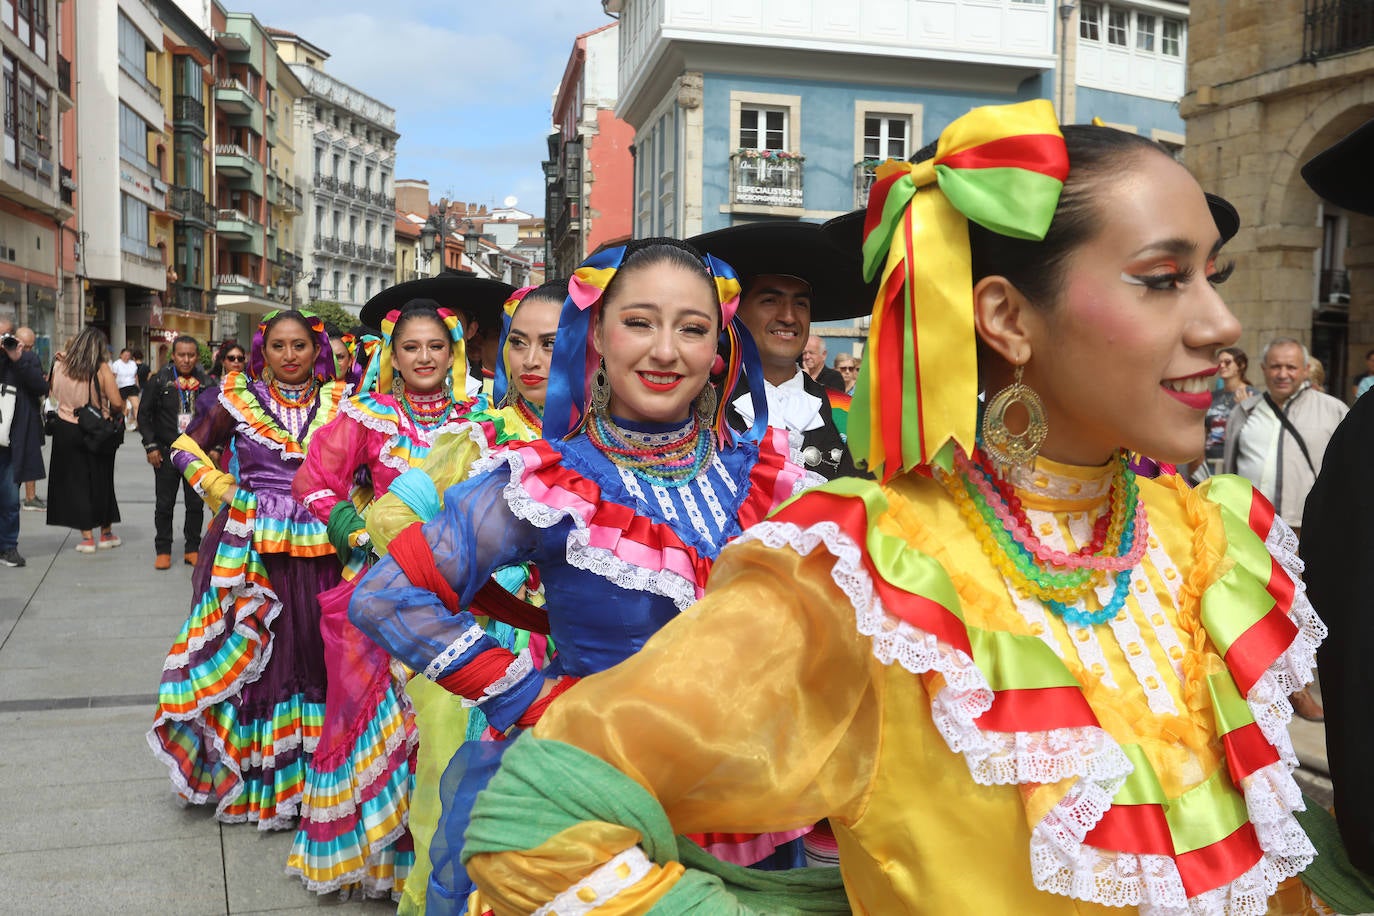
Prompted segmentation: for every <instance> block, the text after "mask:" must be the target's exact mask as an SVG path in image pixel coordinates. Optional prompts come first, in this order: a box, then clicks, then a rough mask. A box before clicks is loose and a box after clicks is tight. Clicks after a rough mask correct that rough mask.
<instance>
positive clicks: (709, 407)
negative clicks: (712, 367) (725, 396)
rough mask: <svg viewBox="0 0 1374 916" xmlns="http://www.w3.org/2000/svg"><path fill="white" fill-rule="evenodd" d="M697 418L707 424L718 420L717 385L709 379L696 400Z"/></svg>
mask: <svg viewBox="0 0 1374 916" xmlns="http://www.w3.org/2000/svg"><path fill="white" fill-rule="evenodd" d="M694 403H695V405H696V411H697V418H698V419H699V420H700V421H701V422H702V423H704V424H706V425H707V426H710V425H711V424H713V423H714V422H715V421H716V386H715V385H712V384H711V382H710V380H709V379H708V380H707V382H706V385H705V387H703V388H702V389H701V394H699V395H697V397H696V401H695V402H694Z"/></svg>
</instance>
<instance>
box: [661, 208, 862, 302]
mask: <svg viewBox="0 0 1374 916" xmlns="http://www.w3.org/2000/svg"><path fill="white" fill-rule="evenodd" d="M687 242H688V244H690V245H691V246H692V247H693V248H695V249H697V250H698V251H700V252H701V253H703V254H710V255H713V256H715V257H717V258H719V259H720V260H722V261H724V262H725V263H727V264H729V265H730V266H731V267H733V268H734V269H735V273H736V274H737V275H738V276H739V278H740V283H741V285H742V286H743V287H744V288H745V289H746V290H747V289H748V287H749V283H750V281H752V280H753V279H754V278H755V277H758V276H762V275H764V274H781V275H784V276H789V277H796V278H797V279H799V280H802V281H804V282H806V283H809V284H810V285H811V320H812V321H839V320H842V319H846V318H858V317H859V316H861V315H867V314H868V313H869V312H870V311H872V309H873V299H874V297H875V296H876V295H877V292H878V284H877V282H876V281H874V282H867V281H865V280H864V272H863V260H862V259H861V258H860V257H859V249H858V246H855V247H852V248H840V247H839V246H837V245H836V244H835V243H834V242H833V241H831V239H830V237H829V236H828V235H827V234H826V233H824V232H822V231H821V227H820V224H819V223H806V222H800V221H798V220H763V221H760V222H755V223H743V224H741V225H738V226H730V227H729V228H726V229H717V230H716V231H714V232H706V233H703V234H702V235H697V236H693V237H692V238H690V239H688V240H687Z"/></svg>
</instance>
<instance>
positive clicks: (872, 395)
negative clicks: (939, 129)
mask: <svg viewBox="0 0 1374 916" xmlns="http://www.w3.org/2000/svg"><path fill="white" fill-rule="evenodd" d="M1068 171H1069V163H1068V153H1067V152H1066V150H1065V148H1064V138H1063V135H1062V134H1061V133H1060V132H1059V125H1058V122H1057V120H1056V119H1055V116H1054V108H1053V107H1052V106H1051V105H1050V103H1049V102H1047V101H1044V100H1036V101H1033V102H1022V103H1020V104H1017V105H1005V106H989V107H985V108H975V109H974V110H973V111H971V112H969V113H968V114H966V115H964V116H963V117H961V118H959V119H958V120H956V121H954V122H953V123H952V124H950V125H949V126H948V127H947V128H945V130H944V132H943V133H942V134H940V140H939V142H938V143H937V144H936V150H935V156H934V157H933V158H932V159H929V160H926V161H924V162H917V163H909V162H903V161H901V160H897V159H889V160H888V161H887V162H885V163H883V164H882V165H881V166H879V167H878V172H877V180H876V181H875V182H874V184H873V188H872V189H871V191H870V192H869V198H868V213H867V217H866V219H865V220H864V242H863V256H864V273H865V277H866V278H867V279H872V278H873V277H874V276H875V275H878V274H881V276H882V283H881V284H880V286H879V291H878V296H877V299H876V300H875V302H874V308H873V318H872V322H871V325H870V330H869V336H868V348H867V352H866V353H865V359H864V362H863V368H862V369H861V370H860V373H859V381H858V384H857V386H856V388H855V393H854V403H853V405H852V406H851V409H850V414H849V447H850V449H851V451H852V452H853V454H854V458H855V459H856V460H857V461H862V462H866V463H867V465H868V467H869V468H870V469H871V470H872V471H873V472H874V473H876V474H877V475H878V476H879V477H880V478H881V479H882V480H888V479H891V478H892V477H893V476H894V475H896V474H898V473H901V472H902V471H906V470H910V469H911V468H914V467H917V466H920V465H929V464H931V463H932V462H935V463H939V464H940V465H941V466H946V467H947V466H948V464H949V462H950V460H951V458H952V453H950V452H949V451H948V449H946V446H947V445H948V444H949V443H951V442H957V443H958V444H959V445H960V446H962V447H963V448H964V449H965V450H967V451H972V449H973V444H974V431H975V428H976V421H977V397H978V365H977V345H976V340H975V335H974V329H973V279H972V268H971V255H970V252H969V242H968V220H973V221H974V222H976V223H978V224H979V225H981V226H983V227H985V228H987V229H990V230H992V231H994V232H997V233H1000V234H1002V235H1007V236H1011V237H1014V238H1022V239H1043V238H1044V237H1045V233H1046V232H1047V231H1048V230H1049V226H1050V221H1051V220H1052V219H1053V218H1054V211H1055V208H1056V206H1058V202H1059V192H1060V191H1061V190H1062V189H1063V186H1064V179H1065V178H1066V177H1067V176H1068Z"/></svg>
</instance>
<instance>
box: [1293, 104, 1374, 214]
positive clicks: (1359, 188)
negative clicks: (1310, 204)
mask: <svg viewBox="0 0 1374 916" xmlns="http://www.w3.org/2000/svg"><path fill="white" fill-rule="evenodd" d="M1371 160H1374V120H1371V121H1366V122H1365V123H1364V124H1363V125H1362V126H1360V127H1358V128H1356V129H1355V130H1354V131H1352V132H1351V133H1350V134H1348V135H1346V136H1344V137H1342V138H1341V139H1339V140H1337V141H1336V142H1335V143H1333V144H1332V145H1331V146H1329V147H1327V148H1326V149H1324V150H1322V151H1321V152H1320V153H1317V155H1315V156H1313V157H1312V158H1311V159H1309V160H1308V162H1307V164H1306V165H1304V166H1303V167H1302V178H1303V181H1306V182H1307V186H1308V187H1309V188H1311V189H1312V190H1313V191H1316V192H1317V196H1318V197H1320V198H1322V199H1323V200H1329V201H1331V203H1333V204H1336V205H1337V206H1338V207H1344V208H1345V209H1347V210H1351V211H1353V212H1355V213H1362V214H1364V215H1365V216H1374V180H1371V179H1370V177H1369V163H1370V161H1371Z"/></svg>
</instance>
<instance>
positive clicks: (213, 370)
mask: <svg viewBox="0 0 1374 916" xmlns="http://www.w3.org/2000/svg"><path fill="white" fill-rule="evenodd" d="M247 362H248V351H247V350H245V349H243V347H241V346H239V342H238V341H237V340H226V341H225V342H224V343H222V344H220V345H219V349H218V350H216V351H215V358H214V360H213V361H212V362H211V363H210V379H211V380H212V381H213V382H214V383H215V384H216V385H218V384H219V380H220V379H222V378H223V377H224V376H225V374H226V373H229V372H242V371H243V367H244V366H245V365H246V364H247Z"/></svg>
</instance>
